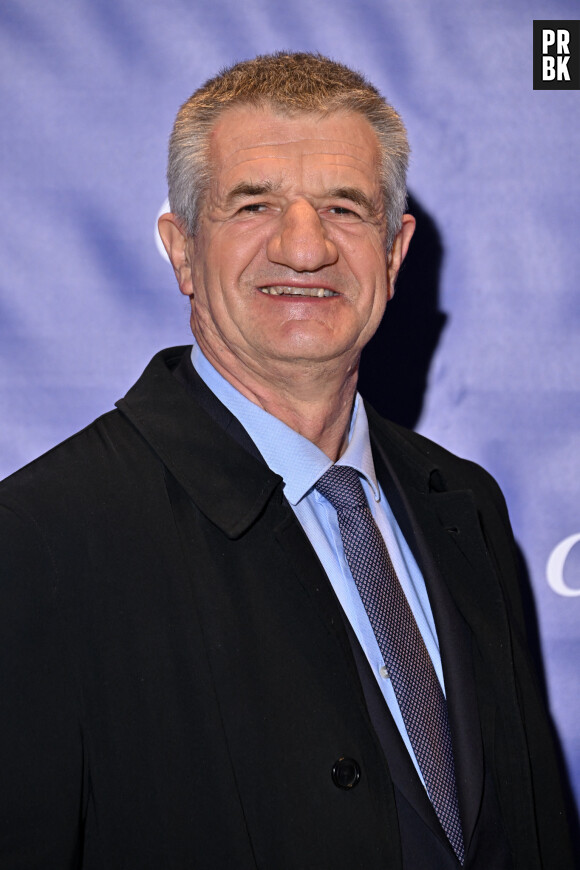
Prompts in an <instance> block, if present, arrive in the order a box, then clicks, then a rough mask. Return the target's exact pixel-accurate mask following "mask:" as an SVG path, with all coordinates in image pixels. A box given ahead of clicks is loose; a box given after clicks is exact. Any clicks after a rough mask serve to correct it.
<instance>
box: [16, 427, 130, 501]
mask: <svg viewBox="0 0 580 870" xmlns="http://www.w3.org/2000/svg"><path fill="white" fill-rule="evenodd" d="M123 428H126V427H125V425H124V423H123V420H122V417H121V415H120V413H119V412H118V411H116V410H114V411H109V412H107V413H106V414H103V415H102V416H101V417H99V418H97V419H96V420H94V421H93V422H92V423H90V424H89V425H88V426H86V427H85V428H84V429H82V430H80V431H79V432H76V433H75V434H73V435H71V436H70V437H69V438H67V439H65V440H64V441H62V442H61V443H60V444H57V445H55V446H54V447H52V448H51V449H50V450H48V451H47V452H46V453H44V454H43V455H42V456H39V457H38V458H37V459H34V460H32V461H31V462H29V463H28V464H27V465H24V466H23V467H22V468H20V469H19V470H18V471H15V472H14V473H13V474H11V475H10V476H9V477H7V478H6V479H5V480H3V481H1V482H0V505H9V504H12V505H17V504H21V505H22V506H23V508H25V509H26V510H27V511H31V510H32V509H33V508H34V507H40V506H42V505H43V504H45V503H46V505H47V506H52V509H54V507H55V506H56V505H59V504H60V505H63V504H65V503H67V502H69V501H70V500H71V499H72V498H73V497H74V495H75V494H77V493H79V494H81V497H82V493H86V494H87V495H88V494H89V493H90V492H91V491H92V490H93V489H94V487H95V485H96V484H99V483H103V482H104V481H105V480H107V479H110V477H111V475H110V474H107V473H105V469H106V468H107V466H111V465H112V464H114V458H115V456H118V446H117V445H118V443H119V441H120V440H122V439H120V438H119V437H118V436H119V434H120V432H121V430H122V429H123ZM125 438H126V435H125Z"/></svg>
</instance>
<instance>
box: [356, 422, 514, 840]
mask: <svg viewBox="0 0 580 870" xmlns="http://www.w3.org/2000/svg"><path fill="white" fill-rule="evenodd" d="M373 417H374V415H373V414H372V412H371V413H370V414H369V420H372V419H373ZM381 429H382V431H381V432H380V433H379V432H378V431H377V429H372V430H371V431H372V433H373V438H372V442H373V450H374V456H375V463H376V468H377V474H378V476H379V479H380V481H381V485H382V486H383V489H384V490H385V493H386V495H387V498H388V500H389V503H390V504H391V506H392V508H393V511H394V513H395V515H396V517H397V521H398V522H399V524H400V525H401V528H402V530H403V532H404V534H405V537H406V538H407V541H408V543H409V545H410V547H411V549H412V550H413V553H414V555H415V558H416V559H417V562H418V564H419V566H420V568H421V570H422V572H423V576H424V578H425V582H426V585H427V591H428V594H429V600H430V603H431V607H432V610H433V616H434V619H435V625H436V628H437V635H438V640H439V647H440V652H441V659H442V663H443V673H444V678H445V688H446V694H447V701H448V710H449V719H450V727H451V731H452V737H453V747H454V757H455V766H456V777H457V786H458V793H459V802H460V811H461V816H462V823H463V828H464V839H465V846H466V850H467V849H468V848H469V842H470V840H471V838H472V836H473V832H474V827H475V823H476V820H477V815H478V811H479V807H480V804H481V799H482V793H483V749H482V740H481V731H480V725H479V711H478V703H477V693H476V689H475V681H474V673H473V666H472V648H473V647H472V645H473V643H474V641H475V642H476V643H478V644H480V645H481V644H483V645H485V644H487V643H488V641H491V642H492V643H494V644H495V643H499V644H501V643H502V642H504V641H505V638H501V637H498V636H497V635H498V633H499V634H501V630H499V629H498V626H502V624H503V619H502V615H501V614H502V610H501V607H500V606H499V605H500V603H501V593H500V590H499V586H498V583H497V580H496V578H495V575H494V572H493V567H492V565H491V563H490V561H489V558H488V555H487V553H486V550H485V544H484V541H483V536H482V532H481V528H480V525H479V520H478V516H477V510H476V507H475V504H474V500H473V495H472V493H471V492H470V491H465V490H458V491H450V492H448V491H445V490H444V491H437V489H435V486H434V482H435V483H436V484H437V486H439V487H440V486H441V477H440V475H439V473H438V470H437V468H436V466H434V464H433V463H432V462H431V461H429V460H428V459H426V458H425V456H424V455H423V454H420V453H419V452H418V451H416V450H415V451H414V450H413V448H412V446H411V445H410V444H408V443H406V442H405V443H404V445H402V444H401V443H400V442H399V441H398V439H397V438H396V437H395V438H393V437H391V436H392V434H393V433H392V432H391V430H390V429H389V430H388V431H387V434H388V438H387V439H385V438H384V437H381V436H384V435H385V430H384V429H383V427H381ZM494 635H495V637H494ZM401 787H402V790H403V788H404V787H405V783H404V781H402V786H401ZM407 793H408V787H407Z"/></svg>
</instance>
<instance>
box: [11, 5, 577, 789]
mask: <svg viewBox="0 0 580 870" xmlns="http://www.w3.org/2000/svg"><path fill="white" fill-rule="evenodd" d="M575 17H578V4H577V2H574V3H572V2H566V0H550V2H548V0H543V2H538V0H534V2H532V3H530V2H529V0H508V2H505V0H488V2H486V3H483V2H481V3H475V4H474V3H463V2H459V0H440V2H439V3H437V4H433V3H432V2H431V0H414V2H413V3H412V4H410V3H401V2H399V0H357V2H356V3H355V2H353V0H317V2H316V3H312V2H311V0H293V2H292V3H288V2H287V0H270V2H268V0H246V2H245V3H239V2H238V0H212V2H211V3H209V2H200V0H160V2H154V0H150V2H142V0H76V2H72V0H71V2H66V0H43V2H34V0H32V2H30V0H4V3H3V4H2V7H1V10H0V70H1V74H0V101H1V102H0V104H1V106H2V123H1V132H0V149H1V157H2V159H1V160H0V192H1V196H2V202H3V208H2V218H3V220H2V224H3V231H2V234H1V235H0V251H1V260H0V262H1V264H2V271H1V277H0V281H1V288H2V289H1V297H0V352H1V359H0V476H4V475H6V474H8V473H10V472H11V471H13V470H14V469H16V468H17V467H19V466H20V465H22V464H24V463H25V462H27V461H29V460H30V459H32V458H33V457H35V456H37V455H39V454H40V453H42V452H43V451H45V450H46V449H48V448H49V447H50V446H51V445H53V444H54V443H56V442H57V441H59V440H62V439H63V438H64V437H66V436H67V435H69V434H71V433H72V432H73V431H74V430H76V429H78V428H80V427H82V426H83V425H85V424H86V423H87V422H89V421H90V420H92V419H93V418H94V417H95V416H97V415H98V414H100V413H102V412H103V411H105V410H108V409H109V408H110V407H111V406H112V403H113V401H114V400H116V399H117V398H119V397H120V396H121V395H122V394H124V393H125V391H126V390H127V388H128V387H129V386H130V385H131V384H132V382H133V381H134V380H135V379H136V377H137V376H138V375H139V373H140V372H141V370H142V368H143V367H144V365H145V363H146V362H147V361H148V359H149V358H150V357H151V356H152V355H153V353H154V352H155V351H156V350H157V349H158V348H160V347H162V346H167V345H172V344H182V343H187V342H188V341H189V326H188V310H187V305H186V302H184V301H183V300H182V297H181V296H180V295H179V293H178V291H177V288H176V286H175V284H174V278H173V274H172V272H171V270H170V268H169V266H168V265H167V262H166V261H165V260H164V259H163V258H162V256H161V255H160V253H159V250H158V247H157V243H156V238H155V233H154V226H155V220H156V216H157V214H158V212H159V211H160V209H161V208H162V205H163V202H164V199H165V196H166V191H165V183H164V173H165V154H166V143H167V137H168V134H169V130H170V127H171V124H172V121H173V117H174V115H175V112H176V110H177V108H178V106H179V105H180V103H181V102H182V101H183V100H184V99H186V98H187V97H188V96H189V94H190V93H191V92H192V91H193V90H194V89H195V88H196V87H197V86H198V85H199V84H200V83H201V82H202V81H203V80H205V79H206V78H207V77H209V76H210V75H212V74H214V73H215V72H216V71H217V70H218V69H219V68H220V67H222V66H224V65H226V64H229V63H231V62H232V61H234V60H239V59H242V58H246V57H250V56H252V55H254V54H256V53H259V52H266V51H273V50H275V49H280V48H290V49H306V50H318V51H321V52H323V53H325V54H329V55H331V56H332V57H335V58H336V59H338V60H341V61H343V62H345V63H347V64H349V65H351V66H354V67H355V68H358V69H360V70H361V71H362V72H364V73H365V74H367V75H368V76H369V77H370V79H371V80H372V81H374V82H375V83H376V84H377V85H378V86H379V88H380V89H381V90H382V92H383V93H384V94H385V95H386V96H387V98H388V99H389V100H390V101H392V102H393V103H394V105H395V106H396V107H397V108H398V109H399V110H400V111H401V113H402V115H403V117H404V119H405V121H406V123H407V126H408V130H409V136H410V140H411V145H412V148H413V156H412V163H411V170H410V189H411V191H412V193H413V196H414V198H415V201H416V202H415V208H416V209H417V210H418V211H419V213H420V214H421V215H422V224H421V226H422V228H423V229H422V233H423V243H420V244H418V246H417V248H416V251H415V253H414V254H413V253H411V255H410V260H409V263H408V266H407V268H406V274H405V275H404V276H403V279H402V281H401V285H400V287H399V294H400V297H401V301H400V302H399V300H395V302H393V304H392V309H391V311H392V312H393V313H392V316H393V318H395V316H396V315H398V314H399V312H397V310H396V308H395V305H396V304H398V305H399V307H400V308H401V309H405V307H406V314H403V315H401V316H402V317H403V318H405V317H406V318H407V320H404V322H403V320H401V322H400V323H398V322H397V320H395V319H394V320H393V321H392V330H391V336H392V342H393V343H392V345H389V347H391V346H392V347H393V348H398V351H397V353H394V354H392V356H391V358H390V363H389V364H388V365H387V364H385V365H381V363H380V359H381V357H380V355H379V356H378V357H377V358H376V360H375V358H374V357H373V360H374V361H373V364H372V365H369V367H370V368H371V370H372V372H371V373H372V376H373V384H374V387H373V389H374V393H375V395H376V394H377V392H380V387H381V385H382V386H384V389H385V391H386V393H388V391H389V390H391V391H392V389H393V385H395V384H397V383H405V380H404V379H405V376H406V375H407V373H408V371H409V369H410V368H412V366H413V361H414V360H415V361H416V360H423V361H424V362H427V361H428V358H429V357H430V355H431V351H432V350H434V353H433V356H432V359H431V360H430V367H429V372H428V380H427V392H426V394H425V397H424V401H423V403H422V412H421V414H420V417H419V419H418V423H417V426H418V429H419V430H420V431H421V432H423V433H424V434H426V435H428V436H429V437H431V438H434V439H435V440H437V441H439V442H441V443H442V444H444V445H445V446H446V447H448V448H449V449H451V450H453V451H455V452H457V453H459V454H461V455H462V456H466V457H469V458H471V459H473V460H475V461H477V462H480V463H481V464H483V465H484V466H486V467H487V468H488V469H489V470H490V471H491V472H492V473H493V474H494V475H495V476H496V478H497V479H498V481H499V483H500V484H501V486H502V488H503V489H504V492H505V494H506V497H507V500H508V504H509V506H510V511H511V516H512V521H513V525H514V529H515V533H516V537H517V539H518V542H519V544H520V547H521V550H522V554H523V559H524V562H525V565H526V567H527V570H528V573H529V577H530V583H531V586H532V589H533V597H534V600H535V609H536V614H537V621H538V627H539V634H540V638H541V644H542V649H543V654H544V659H545V665H546V677H547V683H548V689H549V698H550V703H551V709H552V711H553V714H554V717H555V720H556V723H557V726H558V730H559V733H560V736H561V739H562V743H563V748H564V751H565V755H566V758H567V762H568V766H569V770H570V774H571V779H572V782H573V785H574V788H575V791H576V794H577V795H580V728H579V726H578V724H577V723H578V721H579V719H580V696H579V695H580V693H579V691H578V688H579V686H578V684H579V680H578V662H579V661H580V620H579V617H580V516H579V511H578V476H579V475H578V471H579V470H580V435H579V432H578V416H579V413H578V409H579V407H580V405H579V399H580V396H579V391H580V386H579V375H578V373H579V371H580V341H579V340H578V338H579V326H580V303H579V301H578V299H577V282H578V275H579V274H580V244H579V242H578V228H579V226H580V195H579V194H580V177H579V169H578V164H579V161H578V154H580V112H579V107H580V92H578V91H567V92H566V91H533V89H532V21H533V19H534V18H536V19H574V18H575ZM413 258H415V259H413ZM422 258H424V262H423V260H422ZM411 278H414V280H411ZM403 294H404V297H405V299H404V301H403ZM427 297H428V298H427ZM426 306H427V307H426ZM431 309H433V310H431ZM413 312H416V314H417V318H418V322H419V323H422V324H423V326H424V325H425V322H426V320H425V318H426V317H427V320H428V321H429V323H428V324H427V325H428V326H429V324H430V325H431V326H432V327H433V329H427V328H425V329H423V327H421V328H420V329H418V330H417V331H415V332H413V330H409V328H408V317H409V316H411V317H412V315H413ZM425 312H427V314H426V313H425ZM437 312H439V314H438V313H437ZM390 314H391V312H388V313H387V318H389V316H390ZM429 318H431V319H430V320H429ZM441 327H442V328H441ZM429 335H431V337H432V336H433V335H434V336H435V337H437V336H438V341H433V345H432V347H431V346H430V347H429V352H428V353H425V342H427V343H428V340H430V339H429ZM397 336H398V339H397ZM387 340H388V333H387ZM397 340H398V342H399V343H398V344H397V343H396V342H397ZM377 360H379V362H377ZM400 392H401V391H400ZM402 392H403V393H404V392H405V391H404V390H403V391H402ZM402 399H403V400H404V399H405V396H404V395H403V397H402ZM399 400H401V396H399ZM379 404H380V396H379ZM416 410H417V413H418V411H419V406H418V407H417V409H416ZM405 414H407V416H409V417H412V416H413V415H414V416H416V414H414V411H413V410H411V411H409V410H408V409H407V411H405V412H404V413H402V416H403V418H405ZM395 416H396V414H395Z"/></svg>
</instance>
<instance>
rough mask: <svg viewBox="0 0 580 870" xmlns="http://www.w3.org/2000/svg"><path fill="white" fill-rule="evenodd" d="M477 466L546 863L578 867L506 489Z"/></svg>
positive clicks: (570, 802) (568, 797) (569, 800)
mask: <svg viewBox="0 0 580 870" xmlns="http://www.w3.org/2000/svg"><path fill="white" fill-rule="evenodd" d="M476 468H477V475H478V478H479V484H480V486H482V488H483V490H484V492H485V495H486V498H485V500H484V501H482V504H483V503H484V504H485V505H486V508H485V510H482V513H481V517H480V519H481V525H482V530H483V534H484V537H485V540H486V544H487V547H488V550H489V553H490V555H491V557H492V560H493V562H494V565H495V568H496V572H497V575H498V577H499V579H500V583H501V588H502V592H503V595H504V601H505V607H506V612H507V617H508V623H509V627H510V635H511V643H512V657H513V665H514V673H515V681H516V691H517V698H518V703H519V707H520V714H521V719H522V722H523V726H524V730H525V734H526V740H527V745H528V752H529V763H530V770H531V780H532V789H533V801H534V808H535V814H536V830H537V833H538V842H539V848H540V855H541V861H542V866H543V867H546V868H554V870H556V868H561V870H573V868H575V867H577V866H578V864H577V863H576V861H575V859H574V857H573V851H574V849H573V845H572V834H571V830H572V826H573V822H572V819H573V814H574V799H573V796H572V793H571V790H570V788H569V784H568V779H567V775H566V772H565V767H564V763H563V760H562V756H561V752H560V749H559V742H558V738H557V735H556V731H555V728H554V725H553V722H552V719H551V716H550V713H549V710H548V709H547V704H546V699H545V697H544V692H543V689H542V686H543V680H542V679H541V675H540V674H539V673H538V667H537V662H536V659H535V657H534V656H533V655H532V652H531V646H530V642H531V641H532V643H533V642H534V641H533V639H531V637H530V634H531V632H530V625H529V615H528V609H527V608H526V607H525V606H524V601H523V598H522V591H523V578H522V576H521V564H520V560H519V558H518V554H517V547H516V543H515V540H514V537H513V533H512V529H511V524H510V520H509V515H508V510H507V506H506V503H505V499H504V497H503V494H502V492H501V490H500V488H499V486H498V485H497V483H496V482H495V480H494V479H493V478H492V477H491V476H490V475H489V474H488V473H487V472H485V471H483V470H482V469H481V468H479V467H476Z"/></svg>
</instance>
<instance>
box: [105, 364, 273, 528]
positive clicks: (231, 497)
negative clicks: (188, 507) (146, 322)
mask: <svg viewBox="0 0 580 870" xmlns="http://www.w3.org/2000/svg"><path fill="white" fill-rule="evenodd" d="M189 350H190V348H188V347H175V348H168V349H166V350H163V351H160V352H159V353H158V354H156V355H155V356H154V357H153V359H152V360H151V362H150V363H149V365H148V366H147V368H146V369H145V371H144V372H143V374H142V375H141V377H140V378H139V380H138V381H137V383H136V384H135V385H134V386H133V387H132V388H131V389H130V390H129V392H128V393H127V395H126V396H125V397H124V398H123V399H120V400H119V401H118V402H117V403H116V405H117V408H118V409H119V411H120V412H121V413H122V414H123V415H124V416H125V417H127V418H128V419H129V420H130V421H131V423H132V424H133V426H135V428H136V429H137V430H138V431H139V432H140V434H141V435H142V437H143V438H144V439H145V440H146V441H147V443H148V444H149V446H150V447H151V449H152V450H153V451H154V452H155V453H156V454H157V455H158V456H159V458H160V459H161V461H162V462H163V463H164V465H165V466H166V467H167V469H168V470H169V471H170V472H171V474H172V475H173V476H174V477H175V478H176V480H177V481H178V482H179V483H180V484H181V486H183V488H184V489H185V490H186V492H187V493H188V495H189V496H190V497H191V498H192V499H193V501H194V502H195V504H196V505H197V507H198V508H199V510H200V511H201V512H202V513H203V514H204V515H205V516H206V517H207V518H208V519H209V520H210V521H211V522H212V523H214V524H215V525H216V526H218V527H219V528H220V529H221V530H222V531H223V532H224V533H225V534H226V535H227V536H228V537H229V538H237V537H239V536H240V535H242V534H243V533H244V532H245V531H246V530H247V529H248V528H249V527H250V526H251V525H252V524H253V523H254V522H255V520H256V519H257V517H258V516H259V515H260V513H261V512H262V511H263V510H264V507H265V506H266V503H267V502H268V500H269V499H270V498H271V497H272V495H273V493H274V492H275V490H276V489H277V488H278V487H279V486H281V484H282V478H281V477H280V476H279V475H277V474H274V473H273V472H272V471H270V469H269V468H268V466H267V465H265V464H264V463H263V462H261V461H260V460H259V459H258V458H256V457H255V456H252V455H251V454H250V452H248V451H247V450H245V449H244V448H243V447H242V446H240V444H239V443H237V442H236V441H235V440H234V439H232V437H231V436H230V435H228V434H227V431H225V429H224V428H223V426H222V425H219V424H218V423H216V421H215V419H213V416H214V415H213V413H212V410H211V409H212V401H214V402H215V403H217V406H216V414H217V413H219V414H220V415H221V416H222V417H223V416H224V415H225V414H228V413H229V412H227V409H226V408H225V407H224V406H223V405H221V403H220V402H219V400H218V399H216V398H215V397H212V394H211V393H210V391H209V390H207V387H205V385H204V384H203V382H202V381H201V379H200V378H199V377H198V376H197V375H196V374H195V372H194V376H195V377H196V378H197V381H198V382H199V383H197V384H195V390H199V391H201V392H202V393H203V391H204V390H206V391H207V392H208V393H209V397H208V396H204V399H205V400H206V401H203V403H202V402H199V401H196V400H195V396H194V397H193V399H194V400H193V401H192V396H191V395H188V391H187V390H186V388H185V387H184V386H183V385H182V384H181V383H180V382H179V381H178V380H177V378H176V377H175V376H174V374H173V371H174V369H175V368H176V367H177V365H178V364H179V362H180V360H181V358H182V357H183V354H184V353H189ZM210 397H211V398H210Z"/></svg>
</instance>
